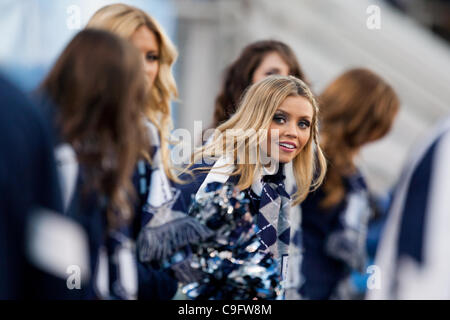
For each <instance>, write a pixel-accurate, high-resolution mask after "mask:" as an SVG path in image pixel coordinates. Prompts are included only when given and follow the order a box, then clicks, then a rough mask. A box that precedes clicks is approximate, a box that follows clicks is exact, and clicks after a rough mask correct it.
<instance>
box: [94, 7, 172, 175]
mask: <svg viewBox="0 0 450 320" xmlns="http://www.w3.org/2000/svg"><path fill="white" fill-rule="evenodd" d="M86 27H87V28H98V29H104V30H107V31H110V32H112V33H114V34H116V35H118V36H120V37H122V38H125V39H127V40H129V41H130V42H131V43H132V44H133V45H134V46H135V47H137V48H138V49H139V51H140V52H141V56H142V59H143V61H144V66H145V73H146V75H147V81H148V86H149V88H150V91H149V99H148V103H147V106H146V108H145V109H144V110H143V113H144V114H145V116H146V117H147V118H148V119H149V120H150V121H151V122H152V123H153V125H154V126H155V127H156V128H157V131H158V135H159V137H160V139H161V158H162V163H163V166H164V171H165V173H166V175H167V177H169V178H170V179H174V180H176V178H175V175H174V174H173V173H172V172H171V170H170V168H171V166H170V155H169V142H168V137H169V133H170V130H171V129H172V118H171V114H170V101H171V100H172V99H175V98H177V97H178V91H177V86H176V83H175V79H174V77H173V74H172V66H173V64H174V63H175V61H176V59H177V56H178V53H177V50H176V48H175V46H174V45H173V43H172V41H171V40H170V39H169V38H168V37H167V35H166V33H165V32H164V30H163V28H162V27H161V26H160V24H159V23H158V22H157V21H156V20H155V19H153V18H152V17H151V16H150V15H148V14H147V13H146V12H144V11H142V10H141V9H138V8H136V7H132V6H129V5H125V4H112V5H108V6H105V7H103V8H101V9H100V10H98V11H97V12H96V13H95V14H94V15H93V16H92V18H91V19H90V20H89V22H88V24H87V26H86Z"/></svg>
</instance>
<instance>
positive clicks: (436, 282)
mask: <svg viewBox="0 0 450 320" xmlns="http://www.w3.org/2000/svg"><path fill="white" fill-rule="evenodd" d="M449 164H450V118H447V119H446V120H444V121H442V122H441V123H440V124H438V125H437V126H436V127H435V128H434V129H433V130H431V132H429V134H428V135H427V136H426V137H425V138H424V139H423V140H422V141H421V142H420V143H418V144H417V145H415V147H414V150H412V152H411V154H410V156H409V159H408V160H407V162H406V165H405V167H404V170H403V172H402V175H401V177H400V180H399V182H398V184H397V187H396V189H395V192H394V198H393V202H392V206H391V209H390V212H389V216H388V219H387V222H386V226H385V228H384V230H383V232H382V235H381V240H380V245H379V249H378V250H377V255H376V258H375V265H376V266H377V267H378V270H379V272H378V273H376V274H375V275H374V276H375V277H374V278H373V285H374V289H373V290H369V292H368V295H367V298H368V299H446V300H447V299H450V287H449V283H450V272H449V270H450V249H449V243H450V196H449V194H450V193H449V192H450V166H449Z"/></svg>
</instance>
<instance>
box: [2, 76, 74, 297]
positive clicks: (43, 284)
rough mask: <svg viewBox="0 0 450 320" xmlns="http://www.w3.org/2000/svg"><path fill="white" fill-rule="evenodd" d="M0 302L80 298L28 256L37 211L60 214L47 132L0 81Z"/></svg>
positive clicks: (29, 106)
mask: <svg viewBox="0 0 450 320" xmlns="http://www.w3.org/2000/svg"><path fill="white" fill-rule="evenodd" d="M0 150H1V154H0V299H23V298H31V299H70V298H79V292H77V290H72V291H71V290H68V289H67V286H66V279H62V278H60V277H57V276H55V275H54V274H53V273H51V272H50V271H48V270H47V271H46V270H45V269H44V268H42V267H40V268H38V267H36V266H35V265H34V264H33V263H31V262H30V259H29V256H28V255H27V254H26V252H25V251H26V249H25V248H26V245H27V244H26V240H25V239H26V237H27V230H26V227H27V224H28V221H29V217H30V212H31V211H32V210H33V209H35V208H38V207H39V208H46V209H50V210H53V211H57V212H58V211H59V212H61V211H62V201H61V197H60V190H59V184H58V180H57V173H56V168H55V161H54V157H53V148H52V143H51V141H50V136H49V130H48V127H47V125H46V123H45V121H44V118H43V117H42V115H41V114H40V113H39V112H38V110H36V108H35V107H34V106H33V105H32V104H31V102H30V101H29V100H28V99H27V98H25V96H24V94H23V93H22V92H20V91H19V90H17V89H16V88H15V87H13V86H12V85H11V84H10V83H8V82H7V81H5V80H4V79H3V78H1V77H0Z"/></svg>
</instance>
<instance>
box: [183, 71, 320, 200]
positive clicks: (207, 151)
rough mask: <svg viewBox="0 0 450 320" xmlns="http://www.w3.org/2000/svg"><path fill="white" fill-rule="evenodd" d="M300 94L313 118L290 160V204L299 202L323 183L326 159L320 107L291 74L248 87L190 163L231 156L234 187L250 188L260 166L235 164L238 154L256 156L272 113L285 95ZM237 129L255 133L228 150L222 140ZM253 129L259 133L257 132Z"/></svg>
mask: <svg viewBox="0 0 450 320" xmlns="http://www.w3.org/2000/svg"><path fill="white" fill-rule="evenodd" d="M295 96H301V97H304V98H306V99H308V101H309V102H310V103H311V106H312V107H313V119H312V123H311V129H310V130H311V135H310V138H309V140H308V142H307V143H306V145H305V146H304V148H303V149H302V151H301V152H300V153H299V154H298V155H297V156H296V157H295V158H294V159H293V170H294V175H295V181H296V184H297V191H296V193H295V194H294V196H293V205H297V204H299V203H301V202H302V201H303V200H304V199H305V198H306V196H307V195H308V193H309V192H310V191H313V190H315V189H317V188H318V187H319V186H320V185H321V183H322V182H323V179H324V176H325V173H326V167H327V165H326V160H325V157H324V155H323V153H322V150H321V148H320V144H319V135H318V120H317V119H318V113H319V108H318V105H317V103H316V100H315V98H314V96H313V94H312V92H311V90H310V89H309V88H308V86H307V85H306V84H305V83H304V82H303V81H302V80H300V79H297V78H295V77H293V76H287V77H284V76H270V77H267V78H265V79H264V80H261V81H260V82H258V83H256V84H254V85H252V86H251V87H249V88H248V89H247V91H246V93H245V95H244V97H243V99H242V101H241V103H240V105H239V108H238V110H237V111H236V113H235V114H234V115H233V116H232V117H231V118H230V119H229V120H227V121H226V122H224V123H223V124H221V125H220V126H219V127H218V128H217V130H216V133H215V135H214V136H213V139H212V141H211V143H208V144H207V145H205V146H203V147H202V148H200V149H199V150H198V151H196V152H195V153H194V154H193V156H192V159H191V161H192V163H191V166H192V165H193V164H194V163H198V162H199V161H201V159H205V158H209V157H212V158H219V157H230V156H231V157H232V159H233V160H234V161H233V164H230V165H235V169H234V170H233V172H232V173H231V175H239V176H240V178H239V181H238V184H237V187H238V188H240V189H241V190H244V189H247V188H249V187H250V186H251V185H252V183H253V179H254V177H255V175H256V174H257V173H258V172H260V170H262V168H263V165H262V164H261V163H260V162H259V161H257V162H256V164H252V163H238V164H236V162H238V161H237V160H238V159H237V154H238V153H239V150H242V148H243V150H244V152H245V158H246V159H249V158H250V155H249V152H250V150H251V149H255V148H256V149H257V151H258V159H259V155H260V154H259V148H257V145H258V140H259V139H261V138H262V139H263V140H264V139H266V138H267V133H268V131H269V127H270V124H271V123H272V120H273V116H274V115H275V112H276V111H277V109H278V107H279V106H280V105H281V104H282V103H283V101H284V100H285V99H286V98H287V97H295ZM231 129H235V130H236V129H237V130H239V129H240V130H244V131H247V130H248V131H253V132H255V134H253V135H251V136H247V137H244V139H238V140H239V141H238V142H237V144H235V145H234V147H233V148H232V149H231V153H230V152H228V151H229V149H227V145H226V144H227V142H226V141H223V138H224V134H225V135H226V131H227V130H231ZM256 132H259V134H258V133H256ZM261 133H262V134H261Z"/></svg>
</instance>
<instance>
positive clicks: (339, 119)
mask: <svg viewBox="0 0 450 320" xmlns="http://www.w3.org/2000/svg"><path fill="white" fill-rule="evenodd" d="M319 104H320V106H321V108H320V110H321V117H320V119H321V128H320V133H321V139H322V149H323V150H324V152H325V156H326V157H327V158H328V160H329V167H328V172H327V175H326V178H325V182H324V185H323V190H324V192H325V197H324V199H323V201H322V203H321V205H322V206H323V207H324V208H330V207H332V206H335V205H337V204H338V203H340V202H341V201H342V200H343V199H344V197H345V187H344V184H343V178H344V177H346V176H348V175H351V174H352V173H354V172H355V170H356V167H355V164H354V156H355V155H356V154H357V153H358V151H359V149H360V148H361V147H362V146H363V145H364V144H366V143H368V142H372V141H375V140H378V139H380V138H382V137H383V136H385V135H386V134H387V133H388V132H389V130H390V129H391V127H392V124H393V122H394V119H395V116H396V115H397V112H398V110H399V104H400V103H399V100H398V97H397V95H396V93H395V91H394V90H393V89H392V87H391V86H390V85H389V84H388V83H387V82H386V81H385V80H383V79H382V78H381V77H380V76H378V75H376V74H375V73H374V72H372V71H370V70H367V69H362V68H357V69H351V70H349V71H347V72H345V73H344V74H342V75H341V76H339V77H338V78H337V79H336V80H334V81H333V82H332V83H331V84H330V85H329V86H328V87H327V88H326V89H325V90H324V92H323V93H322V94H321V95H320V97H319Z"/></svg>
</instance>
